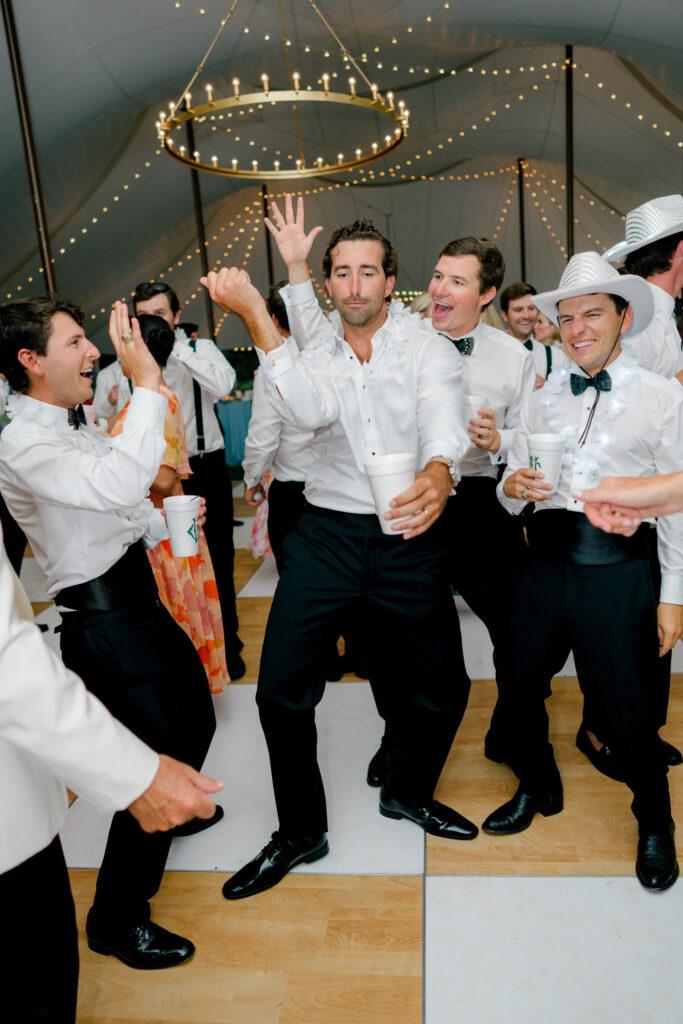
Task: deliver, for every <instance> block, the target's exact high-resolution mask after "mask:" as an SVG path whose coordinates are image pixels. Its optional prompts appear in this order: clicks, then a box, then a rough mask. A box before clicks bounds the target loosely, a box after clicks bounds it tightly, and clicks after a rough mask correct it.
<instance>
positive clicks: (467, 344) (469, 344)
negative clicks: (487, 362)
mask: <svg viewBox="0 0 683 1024" xmlns="http://www.w3.org/2000/svg"><path fill="white" fill-rule="evenodd" d="M450 340H451V341H452V342H453V344H454V345H455V347H456V348H457V350H458V352H459V353H460V354H461V355H463V356H471V355H472V349H473V348H474V338H472V337H469V338H451V339H450Z"/></svg>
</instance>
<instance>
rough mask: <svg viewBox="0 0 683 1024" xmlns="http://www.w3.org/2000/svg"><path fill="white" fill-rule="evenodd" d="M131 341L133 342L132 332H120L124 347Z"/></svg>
mask: <svg viewBox="0 0 683 1024" xmlns="http://www.w3.org/2000/svg"><path fill="white" fill-rule="evenodd" d="M132 340H133V332H132V331H121V341H122V342H123V344H124V345H127V344H128V343H129V342H130V341H132Z"/></svg>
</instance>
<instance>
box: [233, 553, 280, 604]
mask: <svg viewBox="0 0 683 1024" xmlns="http://www.w3.org/2000/svg"><path fill="white" fill-rule="evenodd" d="M277 581H278V572H277V566H276V564H275V559H274V558H264V560H263V561H262V562H261V564H260V565H259V567H258V569H257V570H256V572H255V573H254V575H253V576H252V577H251V578H250V579H249V580H248V581H247V582H246V583H245V584H244V586H243V587H242V589H241V590H240V592H239V594H238V595H237V596H238V597H272V596H273V594H274V593H275V588H276V586H277Z"/></svg>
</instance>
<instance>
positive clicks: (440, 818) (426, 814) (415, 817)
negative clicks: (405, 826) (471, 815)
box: [379, 789, 479, 839]
mask: <svg viewBox="0 0 683 1024" xmlns="http://www.w3.org/2000/svg"><path fill="white" fill-rule="evenodd" d="M379 813H380V814H382V815H384V817H385V818H395V819H396V820H398V819H400V818H406V819H407V820H408V821H412V822H414V823H415V824H416V825H419V826H420V828H422V829H424V830H425V832H428V833H429V834H430V836H441V837H442V838H443V839H474V838H475V837H476V836H477V835H478V834H479V829H478V828H477V826H476V825H475V824H474V823H473V822H471V821H468V820H467V818H463V816H462V814H458V812H457V811H454V810H453V808H452V807H447V806H446V804H441V803H439V801H438V800H427V801H425V803H424V805H423V806H421V807H416V806H415V805H414V804H406V803H403V802H402V801H401V800H397V799H396V798H395V797H393V796H390V795H389V793H387V791H386V789H382V790H381V792H380V794H379Z"/></svg>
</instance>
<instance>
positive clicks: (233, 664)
mask: <svg viewBox="0 0 683 1024" xmlns="http://www.w3.org/2000/svg"><path fill="white" fill-rule="evenodd" d="M225 662H226V665H227V666H228V675H229V676H230V682H232V683H234V682H236V681H237V680H238V679H241V678H242V676H243V675H244V674H245V672H246V671H247V666H246V665H245V664H244V661H243V659H242V656H241V655H239V654H232V655H230V654H227V655H226V657H225Z"/></svg>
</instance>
